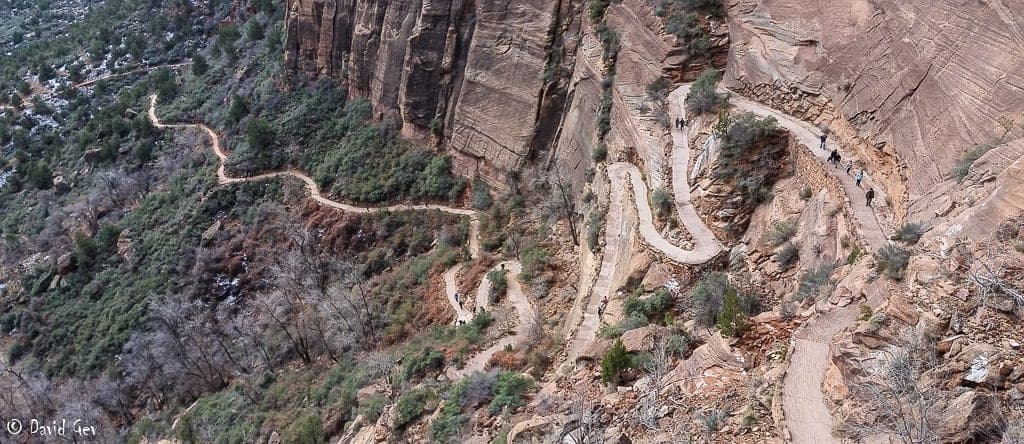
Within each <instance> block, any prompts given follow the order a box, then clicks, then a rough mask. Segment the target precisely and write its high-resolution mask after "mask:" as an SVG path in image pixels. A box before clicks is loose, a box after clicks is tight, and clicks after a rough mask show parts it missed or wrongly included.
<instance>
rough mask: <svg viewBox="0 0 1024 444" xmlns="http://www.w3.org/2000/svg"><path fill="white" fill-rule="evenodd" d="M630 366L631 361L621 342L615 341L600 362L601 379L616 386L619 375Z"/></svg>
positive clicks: (619, 340)
mask: <svg viewBox="0 0 1024 444" xmlns="http://www.w3.org/2000/svg"><path fill="white" fill-rule="evenodd" d="M632 365H633V359H632V358H631V357H630V356H629V352H628V351H626V347H625V346H624V345H622V340H621V339H616V340H615V343H614V344H612V347H611V348H609V349H608V352H606V353H605V354H604V359H602V360H601V379H602V380H604V382H613V383H616V384H618V382H619V374H620V373H622V371H623V370H626V369H627V368H630V367H632Z"/></svg>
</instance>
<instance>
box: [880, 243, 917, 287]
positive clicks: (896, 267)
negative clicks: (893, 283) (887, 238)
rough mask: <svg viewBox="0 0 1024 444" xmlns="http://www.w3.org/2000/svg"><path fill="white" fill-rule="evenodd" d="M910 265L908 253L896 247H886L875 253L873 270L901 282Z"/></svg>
mask: <svg viewBox="0 0 1024 444" xmlns="http://www.w3.org/2000/svg"><path fill="white" fill-rule="evenodd" d="M909 263H910V251H909V250H907V249H904V248H901V247H898V246H896V245H886V246H884V247H882V248H881V249H879V250H878V251H877V252H875V269H876V270H878V271H881V272H883V273H884V274H885V275H886V277H888V278H889V279H893V280H897V281H898V280H902V279H903V273H904V271H906V269H907V264H909Z"/></svg>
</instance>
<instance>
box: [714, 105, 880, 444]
mask: <svg viewBox="0 0 1024 444" xmlns="http://www.w3.org/2000/svg"><path fill="white" fill-rule="evenodd" d="M730 103H731V104H732V105H734V106H736V107H737V108H739V109H741V110H745V111H749V112H752V113H754V114H756V115H759V116H762V117H773V118H775V120H776V122H777V123H778V124H779V126H781V127H782V128H785V129H786V130H788V131H789V132H790V133H791V134H792V135H793V137H795V138H796V140H797V142H798V144H799V145H800V146H801V147H802V149H806V150H808V151H809V152H811V154H813V155H814V156H815V157H816V158H817V159H818V161H819V162H820V163H821V164H822V166H823V167H824V169H825V170H826V171H830V172H831V173H832V174H833V176H835V177H836V178H837V179H838V180H839V182H840V183H841V184H842V187H843V191H844V192H845V193H846V196H847V198H848V199H849V205H850V210H851V211H852V214H853V216H854V219H856V222H857V225H858V226H859V230H857V231H858V232H859V234H860V236H861V237H862V238H863V239H864V241H865V242H866V243H867V244H868V245H869V246H870V247H871V248H872V249H873V250H875V251H877V250H878V249H879V248H881V247H882V246H884V245H885V244H886V243H887V241H886V239H885V232H884V230H883V229H882V225H881V224H880V223H879V222H878V218H877V216H876V215H875V212H874V210H872V209H871V208H870V207H868V206H867V205H864V204H863V194H864V191H865V190H866V188H867V187H869V186H872V185H871V184H872V182H871V179H870V177H865V180H864V188H861V187H858V186H857V182H856V180H855V179H854V178H853V176H852V175H848V174H846V172H845V170H843V169H839V168H834V167H831V166H829V165H828V164H827V160H826V159H827V158H828V154H829V153H830V152H831V151H828V150H822V149H820V148H819V145H820V142H819V138H818V137H819V136H820V131H819V130H818V129H817V128H815V127H814V126H813V125H811V124H810V123H807V122H804V121H802V120H800V119H797V118H796V117H793V116H790V115H788V114H786V113H783V112H781V111H779V110H776V109H773V108H769V107H767V106H764V105H762V104H760V103H757V102H754V101H751V100H749V99H746V98H743V97H742V96H739V95H738V94H735V93H731V94H730ZM841 151H842V150H841ZM847 156H848V157H847ZM844 157H845V158H847V159H853V158H854V157H853V156H852V154H851V153H846V155H845V156H844ZM874 188H875V192H876V193H878V196H879V197H878V199H877V200H876V201H877V202H882V201H884V200H885V198H884V195H883V194H882V193H884V191H883V190H882V187H880V186H877V185H875V186H874ZM854 196H857V197H854ZM879 285H880V284H879V283H878V282H875V283H873V284H872V285H871V286H870V288H869V289H870V290H872V294H871V295H870V296H871V297H870V298H869V301H868V304H869V305H872V306H874V305H877V304H878V302H879V301H880V299H881V296H880V294H881V293H880V292H881V291H882V290H880V289H879V288H878V287H879ZM856 318H857V310H856V307H855V305H854V304H851V305H849V306H847V307H831V309H830V310H829V311H827V312H825V313H823V314H821V315H819V316H818V317H816V318H814V319H813V320H812V321H811V322H810V323H808V324H806V325H805V326H804V327H803V328H801V329H800V330H799V331H797V332H795V333H794V335H793V352H792V356H791V357H790V364H789V369H788V370H787V372H786V377H785V378H784V379H783V384H782V406H783V411H784V412H785V419H786V425H787V428H788V429H789V432H790V438H791V439H792V441H793V442H794V443H797V444H802V443H829V442H838V440H837V439H835V437H833V435H832V415H831V413H830V412H829V409H828V405H827V404H826V403H825V396H824V394H823V393H822V387H821V385H822V381H823V380H824V379H825V370H826V369H827V367H828V362H829V344H830V343H831V342H832V337H833V336H835V334H836V333H837V332H839V331H840V330H842V329H844V328H846V327H848V326H850V325H851V324H852V323H853V322H854V321H855V320H856Z"/></svg>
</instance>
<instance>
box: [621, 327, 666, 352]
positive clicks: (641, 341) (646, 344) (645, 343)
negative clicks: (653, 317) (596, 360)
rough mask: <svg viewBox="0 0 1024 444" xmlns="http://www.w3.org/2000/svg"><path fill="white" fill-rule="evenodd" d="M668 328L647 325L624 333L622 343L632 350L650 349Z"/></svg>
mask: <svg viewBox="0 0 1024 444" xmlns="http://www.w3.org/2000/svg"><path fill="white" fill-rule="evenodd" d="M665 331H667V329H666V328H665V327H662V326H660V325H653V324H652V325H647V326H644V327H640V328H636V329H633V330H630V331H627V332H625V333H623V334H622V345H623V346H624V347H626V350H628V351H630V352H639V351H650V350H652V349H653V348H654V340H655V338H657V337H658V336H659V335H661V334H663V333H664V332H665Z"/></svg>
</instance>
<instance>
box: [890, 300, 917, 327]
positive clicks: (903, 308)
mask: <svg viewBox="0 0 1024 444" xmlns="http://www.w3.org/2000/svg"><path fill="white" fill-rule="evenodd" d="M887 312H888V313H889V315H890V316H892V317H894V318H896V319H899V320H900V321H902V322H903V323H904V324H907V325H909V326H911V327H913V326H915V325H917V321H919V320H920V319H921V314H920V313H918V311H917V309H916V308H914V307H912V306H911V305H910V304H908V303H907V301H906V300H904V299H903V298H901V297H891V298H889V309H888V310H887Z"/></svg>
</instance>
